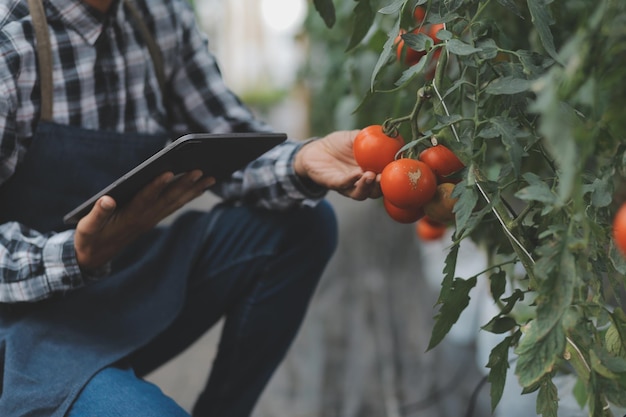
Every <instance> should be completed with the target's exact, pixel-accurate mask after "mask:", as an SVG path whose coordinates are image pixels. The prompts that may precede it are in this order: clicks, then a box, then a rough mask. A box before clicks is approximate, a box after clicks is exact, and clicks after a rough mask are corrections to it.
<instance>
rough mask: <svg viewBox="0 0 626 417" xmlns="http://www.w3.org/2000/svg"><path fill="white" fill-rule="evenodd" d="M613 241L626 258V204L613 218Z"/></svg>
mask: <svg viewBox="0 0 626 417" xmlns="http://www.w3.org/2000/svg"><path fill="white" fill-rule="evenodd" d="M613 240H615V245H616V246H617V247H618V248H619V250H621V251H622V254H624V256H626V203H624V204H622V206H621V207H620V208H619V210H617V213H615V217H614V218H613Z"/></svg>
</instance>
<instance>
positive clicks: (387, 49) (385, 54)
mask: <svg viewBox="0 0 626 417" xmlns="http://www.w3.org/2000/svg"><path fill="white" fill-rule="evenodd" d="M399 31H400V16H398V19H396V22H395V24H394V25H393V27H392V28H391V29H390V30H389V32H387V42H385V44H384V45H383V50H382V52H381V53H380V55H379V56H378V61H376V65H374V69H373V70H372V77H371V81H370V90H371V91H374V82H375V81H376V77H377V76H378V73H379V72H380V70H381V69H382V67H383V66H384V65H385V64H386V63H387V61H389V58H390V57H391V55H392V51H393V44H394V41H395V39H396V37H397V36H398V32H399Z"/></svg>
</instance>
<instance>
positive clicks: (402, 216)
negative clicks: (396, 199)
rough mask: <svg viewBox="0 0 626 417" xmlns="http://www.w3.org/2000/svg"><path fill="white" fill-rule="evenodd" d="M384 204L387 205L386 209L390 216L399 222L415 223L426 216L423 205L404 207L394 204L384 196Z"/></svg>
mask: <svg viewBox="0 0 626 417" xmlns="http://www.w3.org/2000/svg"><path fill="white" fill-rule="evenodd" d="M383 205H384V206H385V211H386V212H387V214H388V215H389V217H391V218H392V219H394V220H395V221H397V222H398V223H415V222H416V221H418V220H419V219H421V218H422V217H423V216H424V210H422V208H421V207H419V208H417V209H402V208H400V207H396V206H394V205H393V204H391V203H390V202H389V200H387V199H386V198H384V197H383Z"/></svg>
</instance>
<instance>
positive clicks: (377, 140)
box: [353, 125, 464, 240]
mask: <svg viewBox="0 0 626 417" xmlns="http://www.w3.org/2000/svg"><path fill="white" fill-rule="evenodd" d="M403 145H404V140H403V139H402V137H400V136H396V137H391V136H389V135H387V134H386V133H385V132H384V130H383V127H382V126H381V125H372V126H368V127H366V128H364V129H363V130H361V131H360V132H359V133H358V134H357V136H356V137H355V140H354V146H353V150H354V158H355V160H356V162H357V163H358V164H359V166H360V167H361V168H362V169H363V170H364V171H373V172H375V173H377V174H380V187H381V190H382V193H383V205H384V208H385V211H386V212H387V214H388V215H389V217H391V218H392V219H393V220H395V221H397V222H399V223H415V222H418V224H417V226H416V227H417V229H416V230H417V233H418V235H419V236H420V237H423V238H424V239H428V240H431V239H435V238H437V236H439V237H440V236H441V235H442V234H443V232H444V231H445V229H446V227H447V224H449V223H451V222H452V221H454V212H453V210H454V204H455V202H456V199H454V198H453V197H452V191H453V189H454V182H456V181H455V179H454V174H456V173H457V172H458V171H460V170H461V169H462V168H463V167H464V165H463V163H462V162H461V161H460V160H459V159H458V158H457V156H456V155H455V154H454V153H453V152H452V151H451V150H450V149H448V148H447V147H445V146H444V145H440V144H439V145H435V146H431V147H429V148H427V149H425V150H423V151H422V152H421V153H420V155H419V158H418V159H413V158H404V157H401V158H398V159H396V156H397V155H398V153H399V151H400V150H401V149H402V146H403ZM427 229H428V231H427Z"/></svg>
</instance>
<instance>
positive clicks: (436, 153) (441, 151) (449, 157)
mask: <svg viewBox="0 0 626 417" xmlns="http://www.w3.org/2000/svg"><path fill="white" fill-rule="evenodd" d="M419 160H420V161H422V162H424V163H425V164H426V165H428V166H429V167H430V169H432V171H433V172H434V173H435V175H437V178H438V180H439V182H443V181H445V180H446V177H448V176H449V175H452V174H454V173H455V172H457V171H460V170H461V169H463V168H464V167H465V165H463V162H461V160H460V159H459V158H457V156H456V155H455V154H454V152H452V151H451V150H450V149H448V148H446V147H445V146H443V145H437V146H432V147H430V148H426V149H424V150H423V151H422V152H421V153H420V156H419Z"/></svg>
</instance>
